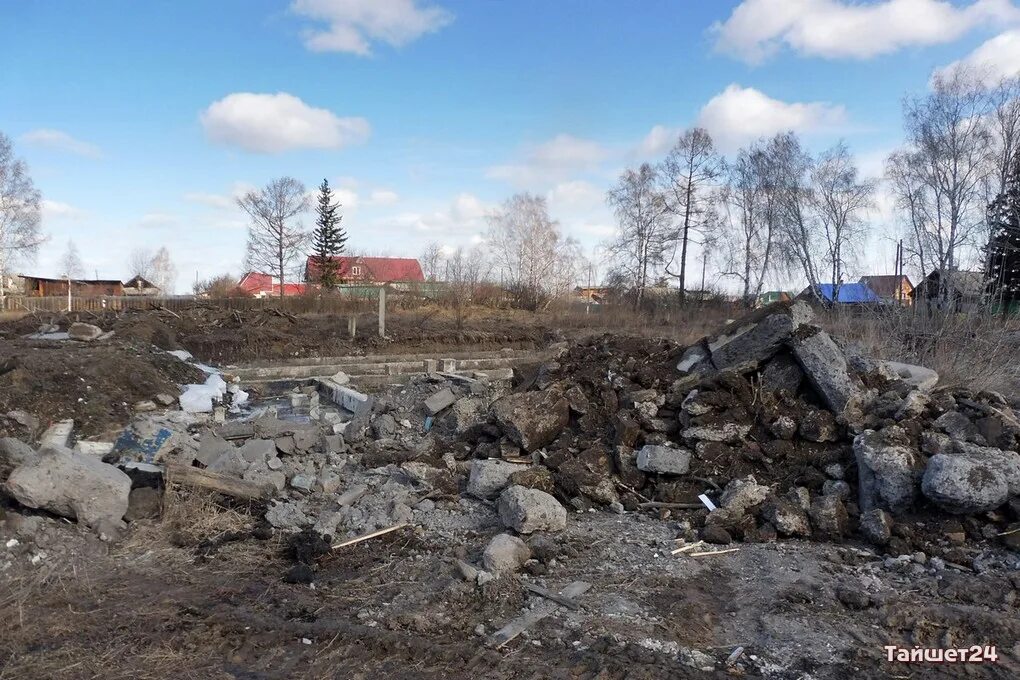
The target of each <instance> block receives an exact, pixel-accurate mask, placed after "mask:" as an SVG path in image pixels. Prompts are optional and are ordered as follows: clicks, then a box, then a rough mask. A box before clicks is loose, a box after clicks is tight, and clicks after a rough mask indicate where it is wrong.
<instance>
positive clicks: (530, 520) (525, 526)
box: [497, 486, 567, 534]
mask: <svg viewBox="0 0 1020 680" xmlns="http://www.w3.org/2000/svg"><path fill="white" fill-rule="evenodd" d="M497 508H498V510H499V519H500V521H502V522H503V525H504V526H507V527H509V528H511V529H513V530H514V531H517V532H518V533H522V534H530V533H532V532H535V531H561V530H563V529H565V528H566V526H567V510H566V508H564V507H563V506H562V505H560V503H559V501H557V500H556V499H555V498H553V497H552V496H550V495H549V494H547V493H545V492H544V491H539V490H537V489H525V488H524V487H523V486H511V487H509V488H508V489H506V490H505V491H503V493H502V494H500V496H499V502H498V504H497Z"/></svg>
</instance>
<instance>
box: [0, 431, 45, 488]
mask: <svg viewBox="0 0 1020 680" xmlns="http://www.w3.org/2000/svg"><path fill="white" fill-rule="evenodd" d="M36 455H37V454H36V452H35V449H33V448H32V447H31V446H29V445H28V444H26V443H25V442H23V441H21V440H20V439H14V438H13V437H3V438H0V482H2V481H4V480H5V479H7V476H8V475H9V474H10V473H11V471H12V470H14V468H16V467H18V466H19V465H24V464H25V463H27V462H29V461H31V460H33V459H35V457H36Z"/></svg>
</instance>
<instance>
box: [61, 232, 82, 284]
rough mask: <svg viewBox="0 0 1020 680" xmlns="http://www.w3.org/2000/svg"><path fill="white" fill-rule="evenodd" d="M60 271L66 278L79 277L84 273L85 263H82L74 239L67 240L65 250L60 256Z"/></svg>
mask: <svg viewBox="0 0 1020 680" xmlns="http://www.w3.org/2000/svg"><path fill="white" fill-rule="evenodd" d="M60 273H61V274H63V275H64V276H65V277H66V278H68V279H80V278H81V277H82V276H84V274H85V265H84V264H82V261H81V256H80V255H79V254H78V246H76V245H75V244H74V241H68V242H67V250H65V251H64V254H63V256H62V257H61V258H60Z"/></svg>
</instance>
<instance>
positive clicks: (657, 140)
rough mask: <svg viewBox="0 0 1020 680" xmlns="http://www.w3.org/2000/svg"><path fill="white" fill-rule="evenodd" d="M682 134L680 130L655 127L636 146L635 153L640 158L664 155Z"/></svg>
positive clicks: (661, 126)
mask: <svg viewBox="0 0 1020 680" xmlns="http://www.w3.org/2000/svg"><path fill="white" fill-rule="evenodd" d="M682 132H683V130H681V129H680V128H675V127H668V126H666V125H655V126H654V127H652V129H651V130H649V131H648V134H647V135H645V138H644V139H642V140H641V143H640V144H638V148H637V151H636V153H637V155H638V156H639V157H642V158H646V157H648V156H659V155H661V154H664V153H666V152H667V151H669V150H670V149H671V148H672V147H673V144H675V143H676V140H677V138H678V137H679V136H680V134H681V133H682Z"/></svg>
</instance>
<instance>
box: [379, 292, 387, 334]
mask: <svg viewBox="0 0 1020 680" xmlns="http://www.w3.org/2000/svg"><path fill="white" fill-rule="evenodd" d="M379 337H380V338H385V337H386V286H379Z"/></svg>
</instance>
